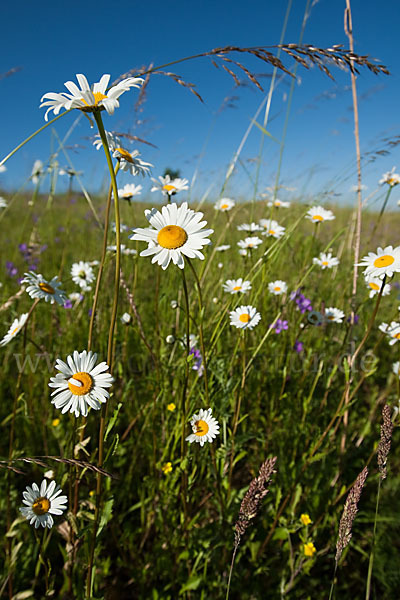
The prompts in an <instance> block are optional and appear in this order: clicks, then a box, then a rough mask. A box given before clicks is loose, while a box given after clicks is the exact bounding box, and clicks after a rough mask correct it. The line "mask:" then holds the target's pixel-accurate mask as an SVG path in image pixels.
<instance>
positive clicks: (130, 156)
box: [113, 146, 154, 177]
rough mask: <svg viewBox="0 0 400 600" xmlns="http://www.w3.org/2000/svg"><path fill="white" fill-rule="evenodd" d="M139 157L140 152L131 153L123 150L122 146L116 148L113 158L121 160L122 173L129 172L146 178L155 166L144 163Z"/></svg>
mask: <svg viewBox="0 0 400 600" xmlns="http://www.w3.org/2000/svg"><path fill="white" fill-rule="evenodd" d="M139 156H140V152H139V150H134V151H133V152H129V150H126V149H125V148H122V146H120V147H119V148H116V149H115V150H114V152H113V158H117V159H118V160H119V168H120V169H121V171H128V172H129V173H130V174H131V175H134V176H135V175H142V177H145V176H146V175H149V173H150V168H151V167H153V166H154V165H152V164H151V163H148V162H144V160H142V159H141V158H139Z"/></svg>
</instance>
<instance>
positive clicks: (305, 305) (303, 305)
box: [290, 290, 312, 314]
mask: <svg viewBox="0 0 400 600" xmlns="http://www.w3.org/2000/svg"><path fill="white" fill-rule="evenodd" d="M290 300H295V302H296V304H297V308H298V309H299V311H300V312H301V314H304V313H305V312H306V311H307V310H312V306H311V300H310V299H309V298H306V297H305V296H304V294H302V293H301V291H300V290H296V291H295V292H292V293H291V294H290Z"/></svg>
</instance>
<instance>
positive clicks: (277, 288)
mask: <svg viewBox="0 0 400 600" xmlns="http://www.w3.org/2000/svg"><path fill="white" fill-rule="evenodd" d="M268 291H269V292H271V294H274V295H275V296H280V295H281V294H286V292H287V283H286V281H282V280H281V279H277V280H276V281H271V283H269V284H268Z"/></svg>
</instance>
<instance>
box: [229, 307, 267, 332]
mask: <svg viewBox="0 0 400 600" xmlns="http://www.w3.org/2000/svg"><path fill="white" fill-rule="evenodd" d="M229 315H230V324H231V325H233V326H234V327H236V328H237V329H253V328H254V327H255V326H256V325H258V323H259V322H260V321H261V315H260V313H259V312H257V309H256V308H254V306H239V307H238V308H236V309H235V310H232V311H231V312H230V313H229Z"/></svg>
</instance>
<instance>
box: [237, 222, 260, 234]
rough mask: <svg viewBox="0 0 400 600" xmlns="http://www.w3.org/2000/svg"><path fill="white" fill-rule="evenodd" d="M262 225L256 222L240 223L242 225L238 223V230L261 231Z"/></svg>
mask: <svg viewBox="0 0 400 600" xmlns="http://www.w3.org/2000/svg"><path fill="white" fill-rule="evenodd" d="M261 229H262V227H261V226H260V225H258V224H257V223H242V225H238V227H237V230H238V231H249V232H250V233H252V232H254V231H261Z"/></svg>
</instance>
